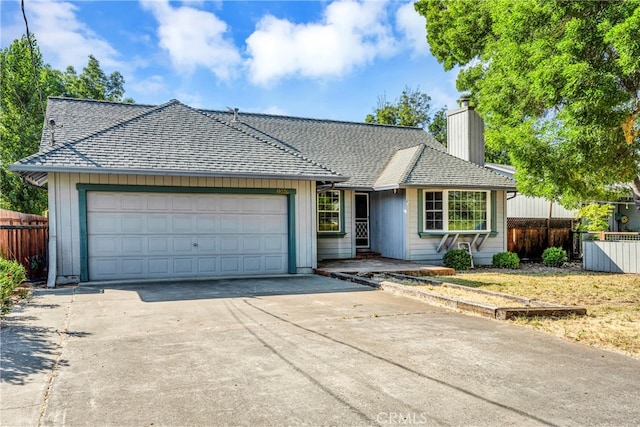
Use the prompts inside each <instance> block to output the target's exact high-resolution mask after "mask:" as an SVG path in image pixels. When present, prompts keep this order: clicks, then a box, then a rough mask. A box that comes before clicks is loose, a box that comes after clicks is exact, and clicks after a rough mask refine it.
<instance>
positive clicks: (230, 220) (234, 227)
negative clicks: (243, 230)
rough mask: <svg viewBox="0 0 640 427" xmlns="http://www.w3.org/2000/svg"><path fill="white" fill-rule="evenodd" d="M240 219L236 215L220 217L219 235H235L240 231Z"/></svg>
mask: <svg viewBox="0 0 640 427" xmlns="http://www.w3.org/2000/svg"><path fill="white" fill-rule="evenodd" d="M240 226H241V225H240V218H238V216H237V215H227V214H225V215H221V216H220V229H219V230H218V231H219V232H220V233H237V232H239V231H240Z"/></svg>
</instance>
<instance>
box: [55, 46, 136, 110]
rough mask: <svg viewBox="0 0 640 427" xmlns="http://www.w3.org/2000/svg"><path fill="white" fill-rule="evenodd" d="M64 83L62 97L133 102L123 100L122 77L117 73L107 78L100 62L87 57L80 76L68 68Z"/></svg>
mask: <svg viewBox="0 0 640 427" xmlns="http://www.w3.org/2000/svg"><path fill="white" fill-rule="evenodd" d="M62 78H63V82H64V94H63V95H64V96H68V97H70V98H85V99H102V100H106V101H125V102H133V100H131V99H126V100H124V99H123V95H124V77H122V74H120V72H118V71H114V72H113V73H111V74H109V76H107V75H106V74H105V73H104V71H102V69H101V68H100V62H98V60H97V59H96V58H95V57H94V56H93V55H89V62H88V64H87V66H86V67H84V68H83V69H82V73H81V74H80V75H77V74H76V70H75V69H74V68H73V67H72V66H69V67H67V70H66V71H65V73H64V74H63V76H62Z"/></svg>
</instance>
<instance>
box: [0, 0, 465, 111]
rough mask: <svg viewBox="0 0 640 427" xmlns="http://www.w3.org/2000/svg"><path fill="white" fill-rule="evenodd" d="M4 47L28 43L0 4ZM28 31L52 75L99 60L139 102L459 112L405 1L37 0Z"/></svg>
mask: <svg viewBox="0 0 640 427" xmlns="http://www.w3.org/2000/svg"><path fill="white" fill-rule="evenodd" d="M0 8H1V11H0V14H1V21H0V23H1V32H0V45H1V46H2V47H3V48H4V47H6V46H7V45H8V44H10V43H11V42H12V41H13V40H14V39H15V38H18V37H20V36H21V35H22V34H24V33H25V29H24V21H23V19H22V12H21V10H20V2H19V1H13V0H0ZM25 8H26V13H27V18H28V21H29V29H30V30H31V31H32V32H33V33H34V34H35V35H36V37H37V39H38V43H39V46H40V49H41V51H42V54H43V56H44V59H45V61H46V62H47V63H49V64H50V65H51V66H53V67H54V68H57V69H60V70H64V69H65V68H66V67H67V66H68V65H73V66H74V67H75V68H76V70H77V71H80V70H81V69H82V67H83V66H84V65H86V63H87V58H88V55H90V54H93V55H94V56H95V57H96V58H97V59H98V60H99V61H100V65H101V66H102V68H103V70H105V71H106V72H112V71H114V70H118V71H120V72H121V73H122V74H123V76H124V78H125V82H126V83H125V89H126V90H127V93H126V96H129V97H132V98H133V99H134V100H135V101H136V102H138V103H145V104H160V103H163V102H166V101H168V100H170V99H174V98H175V99H178V100H180V101H182V102H184V103H186V104H188V105H191V106H193V107H199V108H210V109H225V108H226V107H237V108H239V109H240V111H251V112H261V113H274V114H286V115H294V116H303V117H314V118H325V119H336V120H348V121H362V120H364V118H365V116H366V115H367V114H368V113H370V112H371V111H372V109H373V108H374V107H375V105H376V104H377V101H378V98H379V97H380V96H381V95H385V96H386V99H387V100H389V101H393V100H394V99H395V98H397V96H398V95H399V94H400V93H401V91H402V89H403V88H404V87H405V86H406V85H409V86H411V87H412V88H414V89H415V88H417V87H419V88H420V90H421V91H423V92H426V93H427V94H429V96H431V98H432V104H433V109H434V110H435V109H437V108H439V107H442V106H444V105H447V106H448V107H449V108H452V107H455V106H456V105H457V104H456V99H457V98H458V97H459V94H458V92H457V91H456V89H455V77H456V72H455V71H450V72H447V73H445V72H444V70H443V68H442V65H440V64H438V62H437V61H436V60H435V59H434V58H433V56H432V55H431V54H430V52H429V47H428V45H427V41H426V36H425V29H424V26H425V21H424V18H423V17H421V16H420V15H418V14H417V13H416V12H415V10H414V9H413V4H412V3H411V2H405V1H364V2H356V1H347V0H336V1H322V2H319V1H179V2H174V1H171V2H169V1H167V0H141V1H79V2H75V1H74V2H71V1H34V0H25Z"/></svg>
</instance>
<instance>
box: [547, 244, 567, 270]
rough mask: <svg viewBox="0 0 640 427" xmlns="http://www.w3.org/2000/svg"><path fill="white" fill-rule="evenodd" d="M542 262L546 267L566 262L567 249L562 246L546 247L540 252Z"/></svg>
mask: <svg viewBox="0 0 640 427" xmlns="http://www.w3.org/2000/svg"><path fill="white" fill-rule="evenodd" d="M542 262H543V263H544V265H546V266H547V267H560V266H561V265H562V264H564V263H565V262H567V251H565V250H564V249H562V248H555V247H552V248H547V249H545V250H544V252H542Z"/></svg>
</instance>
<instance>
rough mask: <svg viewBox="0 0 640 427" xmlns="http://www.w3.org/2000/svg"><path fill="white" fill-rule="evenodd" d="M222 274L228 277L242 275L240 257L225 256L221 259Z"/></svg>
mask: <svg viewBox="0 0 640 427" xmlns="http://www.w3.org/2000/svg"><path fill="white" fill-rule="evenodd" d="M220 272H221V273H222V274H227V275H236V274H240V257H238V256H223V257H220Z"/></svg>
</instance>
